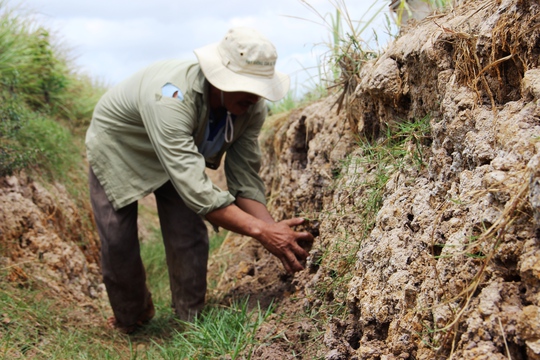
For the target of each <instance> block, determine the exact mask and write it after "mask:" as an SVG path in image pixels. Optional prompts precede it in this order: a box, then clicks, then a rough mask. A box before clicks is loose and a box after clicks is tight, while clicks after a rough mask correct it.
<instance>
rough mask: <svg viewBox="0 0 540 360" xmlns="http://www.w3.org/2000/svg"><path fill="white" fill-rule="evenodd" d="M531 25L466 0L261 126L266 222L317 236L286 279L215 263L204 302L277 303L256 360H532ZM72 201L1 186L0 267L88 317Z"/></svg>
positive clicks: (93, 259) (531, 6) (279, 273)
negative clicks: (335, 89)
mask: <svg viewBox="0 0 540 360" xmlns="http://www.w3.org/2000/svg"><path fill="white" fill-rule="evenodd" d="M539 15H540V4H539V3H538V2H537V1H533V0H522V1H518V0H507V1H469V2H467V3H466V4H465V5H463V6H461V7H458V8H456V9H455V10H454V11H452V12H451V13H448V14H445V15H437V16H433V17H430V18H427V19H425V20H423V21H422V22H421V23H418V24H414V25H410V26H409V27H408V28H406V29H403V34H402V35H401V36H400V37H399V38H398V39H397V40H396V41H395V42H394V43H392V44H391V45H390V46H389V48H388V49H387V50H386V51H385V52H384V54H382V55H381V56H380V57H379V58H377V59H376V60H371V61H366V62H362V67H361V69H360V71H359V73H358V74H356V75H351V76H350V77H349V78H347V79H344V81H346V87H345V88H346V89H347V91H346V92H345V93H343V94H335V95H331V96H329V97H328V98H326V99H324V100H322V101H319V102H317V103H314V104H311V105H309V106H306V107H304V108H302V109H297V110H294V111H292V112H291V113H288V114H287V115H281V116H274V117H272V118H271V119H269V121H268V123H269V124H268V126H267V127H266V130H265V132H264V134H263V136H262V138H261V141H262V144H263V153H264V166H263V176H264V179H265V181H266V184H267V186H268V194H267V195H268V201H269V205H270V208H271V211H272V213H273V214H274V215H275V217H276V218H277V219H283V218H288V217H291V216H304V217H306V218H308V219H309V223H308V224H307V225H306V228H307V229H308V230H310V231H312V232H313V233H315V234H316V235H317V237H316V241H315V243H314V244H313V248H312V249H311V256H310V258H309V260H308V263H307V264H306V269H305V270H304V271H302V272H300V273H298V274H295V275H294V276H292V275H287V274H286V273H285V272H284V270H283V268H282V267H281V265H280V264H279V263H278V262H277V261H276V260H275V259H274V258H273V257H272V256H271V255H269V254H268V253H267V252H266V251H265V250H264V249H263V248H262V247H261V246H259V245H258V244H257V243H255V242H254V241H253V240H250V239H248V238H245V237H241V236H237V235H229V236H228V238H227V239H226V240H225V242H224V244H223V246H222V248H221V249H220V250H219V251H218V253H217V254H216V255H215V256H214V257H213V259H212V261H211V264H210V273H209V276H210V277H211V278H212V280H213V281H215V282H216V283H217V288H216V289H215V293H213V294H211V296H212V297H213V298H218V299H221V301H223V302H224V303H226V302H228V301H231V300H233V299H238V298H245V297H246V296H249V299H250V301H251V302H252V303H253V304H255V303H256V302H257V301H259V302H260V303H261V305H262V306H267V305H269V304H270V303H271V302H273V303H274V305H275V307H276V308H275V311H274V315H272V317H271V318H270V320H269V321H268V322H267V323H265V324H264V325H263V326H262V328H261V329H260V330H259V332H258V334H257V337H258V339H259V344H260V345H259V346H258V347H257V348H256V349H254V351H253V353H252V354H250V355H251V358H252V359H318V358H323V359H329V360H330V359H332V360H337V359H436V358H440V359H446V358H450V357H452V358H455V359H508V358H512V359H540V294H539V289H540V247H539V242H540V239H539V236H540V232H539V230H538V227H539V225H540V155H539V150H540V143H539V142H538V141H539V139H540V68H539V65H540V64H539V63H540V16H539ZM353 58H354V56H353ZM340 95H344V96H343V97H342V98H340ZM338 108H339V109H340V111H339V113H338V112H337V110H338ZM77 204H78V203H77V202H74V201H72V200H70V198H69V196H68V195H67V193H66V191H65V190H64V188H63V187H62V186H61V185H60V184H57V185H55V186H53V187H52V188H44V187H43V186H41V185H39V184H38V183H36V182H34V181H32V179H29V178H28V177H25V176H19V177H10V178H4V179H2V186H1V189H0V237H1V239H0V240H1V243H2V244H5V245H4V246H6V247H7V251H6V253H7V254H8V255H9V256H7V257H3V258H1V259H0V261H1V263H0V266H2V267H3V268H4V269H9V276H8V280H9V281H11V282H14V283H18V284H20V286H25V284H26V283H27V281H28V279H27V277H28V274H30V273H32V278H33V279H34V280H33V281H41V282H42V283H43V286H46V287H48V288H49V289H50V290H49V293H47V294H44V296H62V297H63V298H65V299H67V300H69V301H75V302H78V303H80V304H82V306H81V314H73V315H72V316H73V318H74V319H78V321H90V320H85V319H88V318H89V317H91V316H94V320H95V321H102V316H101V312H102V311H103V309H105V308H106V296H105V294H104V291H103V286H102V285H101V284H100V276H99V267H98V265H97V264H98V254H99V251H98V250H99V244H98V242H97V240H96V239H95V232H94V231H93V228H92V224H91V223H88V222H87V221H85V220H84V216H82V215H81V213H83V212H88V209H87V208H82V209H81V208H80V207H79V206H78V205H77ZM81 238H84V239H87V240H86V241H85V245H84V246H81V245H80V239H81ZM25 260H28V261H25ZM0 316H1V315H0ZM74 321H75V320H74ZM248 355H249V354H246V357H248Z"/></svg>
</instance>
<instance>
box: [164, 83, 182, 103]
mask: <svg viewBox="0 0 540 360" xmlns="http://www.w3.org/2000/svg"><path fill="white" fill-rule="evenodd" d="M175 93H176V96H174V94H175ZM161 95H163V96H166V97H171V98H172V97H175V98H177V99H178V100H184V95H183V94H182V91H180V89H179V88H177V87H176V86H174V85H173V84H171V83H166V84H165V85H163V86H162V87H161Z"/></svg>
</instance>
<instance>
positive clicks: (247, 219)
mask: <svg viewBox="0 0 540 360" xmlns="http://www.w3.org/2000/svg"><path fill="white" fill-rule="evenodd" d="M237 204H238V206H237V205H235V204H231V205H229V206H226V207H224V208H221V209H217V210H214V211H212V212H210V213H208V214H207V215H206V218H207V220H208V221H210V222H211V223H212V224H214V225H217V226H221V227H223V228H225V229H227V230H231V231H234V232H236V233H238V234H242V235H248V236H251V237H253V238H254V239H257V240H258V241H260V243H261V244H262V245H263V246H264V247H265V248H266V249H267V250H268V251H270V253H272V254H273V255H274V256H276V257H277V258H278V259H279V260H281V262H282V263H283V266H284V267H285V270H287V272H289V273H293V272H296V271H300V270H302V269H304V266H303V265H302V262H304V261H305V260H306V258H307V257H308V255H309V254H308V252H307V251H306V250H305V249H304V248H303V247H302V246H300V245H299V242H300V244H309V246H307V247H311V244H312V243H313V235H312V234H311V233H309V232H298V231H294V230H293V229H291V227H293V226H297V225H301V224H302V223H303V222H304V219H303V218H294V219H288V220H283V221H280V222H275V221H274V219H272V217H271V216H270V214H269V213H268V210H267V209H266V207H265V206H264V205H263V204H261V203H259V202H256V201H254V200H249V199H245V198H238V199H237Z"/></svg>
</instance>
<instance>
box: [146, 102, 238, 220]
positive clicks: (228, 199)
mask: <svg viewBox="0 0 540 360" xmlns="http://www.w3.org/2000/svg"><path fill="white" fill-rule="evenodd" d="M190 95H191V96H188V94H184V99H183V100H182V101H179V100H178V99H174V98H170V97H166V96H160V95H156V96H155V99H151V100H149V101H147V102H146V103H143V104H141V109H140V111H141V114H142V119H143V123H144V126H145V128H146V130H147V133H148V136H149V138H150V141H151V143H152V146H153V148H154V150H155V152H156V154H157V156H158V158H159V161H160V162H161V164H162V166H163V168H164V169H165V172H166V173H167V174H168V176H169V178H170V180H171V182H172V183H173V185H174V187H175V188H176V190H177V191H178V193H179V195H180V197H181V198H182V200H184V202H185V203H186V205H187V206H188V207H189V208H190V209H191V210H193V211H194V212H196V213H197V214H199V215H203V216H204V215H206V214H207V213H209V212H212V211H213V210H216V209H219V208H221V207H224V206H227V205H229V204H231V203H233V202H234V197H233V196H232V195H231V194H230V193H229V192H228V191H223V190H221V189H219V188H218V187H217V186H215V185H214V184H213V183H212V181H211V180H210V179H209V178H208V176H207V175H206V173H205V160H204V157H203V156H202V155H201V154H200V153H199V152H198V151H197V146H196V145H195V141H194V138H193V134H194V133H195V131H196V124H197V119H198V111H197V109H198V107H199V106H200V104H198V101H202V99H197V98H196V96H197V94H195V95H193V94H190Z"/></svg>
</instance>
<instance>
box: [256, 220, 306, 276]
mask: <svg viewBox="0 0 540 360" xmlns="http://www.w3.org/2000/svg"><path fill="white" fill-rule="evenodd" d="M303 222H304V219H303V218H294V219H289V220H283V221H280V222H278V223H273V224H267V226H266V227H265V228H264V230H263V231H262V233H261V235H260V237H259V238H258V240H259V241H260V242H261V244H262V245H263V246H264V247H265V248H266V249H267V250H268V251H270V252H271V253H272V254H273V255H274V256H276V257H277V258H278V259H279V260H281V262H282V263H283V266H284V267H285V270H287V272H289V273H294V272H297V271H300V270H303V269H304V266H303V265H302V262H304V261H305V260H306V258H307V257H308V256H309V253H308V252H307V251H306V250H305V249H304V248H302V247H301V246H300V245H299V244H298V242H299V241H300V242H304V243H306V242H307V243H309V244H311V243H313V235H311V234H310V233H309V232H297V231H294V230H293V229H291V227H292V226H296V225H300V224H302V223H303Z"/></svg>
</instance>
